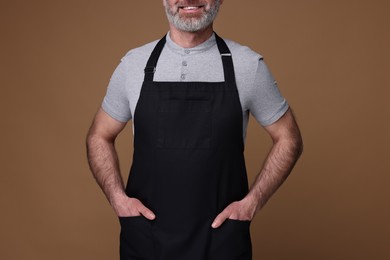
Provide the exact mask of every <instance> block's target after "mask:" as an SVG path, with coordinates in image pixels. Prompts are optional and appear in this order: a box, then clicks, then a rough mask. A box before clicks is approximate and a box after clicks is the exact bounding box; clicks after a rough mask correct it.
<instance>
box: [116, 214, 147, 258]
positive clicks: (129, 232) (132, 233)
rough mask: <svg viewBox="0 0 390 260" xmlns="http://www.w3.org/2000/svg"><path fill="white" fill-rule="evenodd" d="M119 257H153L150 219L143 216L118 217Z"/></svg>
mask: <svg viewBox="0 0 390 260" xmlns="http://www.w3.org/2000/svg"><path fill="white" fill-rule="evenodd" d="M119 222H120V224H121V232H120V259H121V260H130V259H145V260H149V259H154V256H153V239H152V233H151V223H150V220H148V219H146V218H145V217H144V216H135V217H119Z"/></svg>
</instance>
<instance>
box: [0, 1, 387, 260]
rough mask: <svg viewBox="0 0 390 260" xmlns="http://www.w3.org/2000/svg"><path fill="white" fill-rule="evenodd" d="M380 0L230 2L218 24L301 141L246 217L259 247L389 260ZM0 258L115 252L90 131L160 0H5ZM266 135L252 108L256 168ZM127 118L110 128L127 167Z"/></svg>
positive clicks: (153, 27)
mask: <svg viewBox="0 0 390 260" xmlns="http://www.w3.org/2000/svg"><path fill="white" fill-rule="evenodd" d="M389 10H390V4H389V1H387V0H383V1H380V0H375V1H374V0H372V1H369V0H365V1H363V0H355V1H347V0H328V1H319V0H297V1H290V0H281V1H270V0H269V1H258V0H240V1H229V0H226V1H225V3H224V5H223V7H222V10H221V13H220V16H219V18H218V19H217V22H216V25H215V29H216V30H217V31H218V33H219V34H220V35H222V36H223V37H225V38H230V39H234V40H236V41H238V42H240V43H242V44H245V45H248V46H250V47H251V48H252V49H254V50H256V51H258V52H260V53H262V54H263V55H264V57H265V60H266V62H267V63H268V65H269V67H270V68H271V70H272V72H273V74H274V75H275V77H276V78H277V80H278V82H279V86H280V89H281V91H282V93H283V94H284V95H285V96H286V97H287V99H288V100H289V102H290V104H291V106H292V107H293V108H294V109H295V112H296V114H297V117H298V120H299V123H300V126H301V129H302V133H303V136H304V141H305V152H304V155H303V157H302V159H301V161H300V162H299V164H298V165H297V167H296V168H295V170H294V172H293V174H292V175H291V176H290V178H289V179H288V181H287V182H286V183H285V184H284V185H283V187H282V188H281V189H280V190H279V191H278V192H277V194H276V195H275V196H274V197H273V198H272V199H271V200H270V202H269V204H268V205H267V206H266V207H265V208H264V209H263V210H262V211H261V212H260V213H259V214H258V215H257V216H256V217H255V219H254V221H253V223H252V226H251V227H252V238H253V248H254V259H271V260H273V259H276V260H279V259H390V253H389V250H390V249H389V242H390V224H389V219H390V209H389V203H388V198H389V196H390V191H389V189H388V185H389V180H390V174H389V173H390V164H389V154H390V151H389V145H390V140H389V135H388V134H389V133H390V123H389V120H388V119H389V116H388V112H389V108H388V104H387V100H388V97H389V94H390V91H389V83H390V77H389V75H390V73H389V60H390V53H389V50H388V48H389V46H390V37H389V25H390V19H389V15H388V11H389ZM0 14H1V15H0V19H1V77H0V84H1V95H0V96H1V103H0V104H1V109H0V113H1V122H2V123H1V154H0V155H1V157H0V158H1V164H0V167H1V168H0V171H1V175H0V185H1V187H0V192H1V196H0V202H1V204H0V205H1V222H0V223H1V232H0V247H1V249H0V259H7V260H13V259H17V260H19V259H39V260H44V259H58V260H61V259H94V260H98V259H102V260H103V259H118V232H119V224H118V222H117V219H116V217H115V215H114V214H113V212H112V211H111V209H110V207H109V205H108V203H107V202H106V200H105V197H104V196H103V193H102V192H101V191H100V190H99V188H98V186H97V185H96V184H95V182H94V180H93V178H92V177H91V174H90V173H89V170H88V166H87V163H86V157H85V147H84V139H85V134H86V132H87V129H88V127H89V125H90V122H91V119H92V117H93V115H94V113H95V111H96V109H97V108H98V106H99V104H100V102H101V100H102V98H103V96H104V93H105V90H106V86H107V83H108V80H109V78H110V76H111V73H112V72H113V70H114V68H115V67H116V65H117V64H118V62H119V60H120V58H121V57H122V56H123V55H124V54H125V53H126V52H127V50H129V49H131V48H134V47H136V46H139V45H141V44H143V43H146V42H149V41H152V40H155V39H157V38H159V37H160V36H162V35H163V34H164V33H165V32H166V30H167V22H166V20H165V14H164V12H163V8H162V4H161V1H160V0H158V1H157V0H155V1H125V0H118V1H103V0H93V1H92V0H85V1H79V0H77V1H76V0H68V1H59V0H50V1H49V0H40V1H39V0H38V1H27V0H24V1H23V0H14V1H7V2H6V3H5V1H2V3H1V8H0ZM269 147H270V140H269V138H268V137H267V135H266V134H265V133H264V131H263V130H262V129H261V128H260V127H259V126H258V125H257V124H256V122H255V120H253V118H252V119H251V122H250V128H249V132H248V138H247V147H246V155H247V166H248V172H249V174H250V179H251V180H253V177H254V175H255V174H256V173H257V171H258V170H259V168H260V166H261V162H262V159H263V157H264V156H265V154H266V152H267V150H268V149H269ZM129 148H131V128H130V127H129V126H128V127H127V131H125V133H124V134H122V135H121V136H120V138H119V140H118V150H119V153H120V157H121V161H122V165H121V168H122V170H123V175H124V176H125V178H127V176H126V175H127V171H128V167H129V165H130V163H131V162H130V158H131V150H130V149H129Z"/></svg>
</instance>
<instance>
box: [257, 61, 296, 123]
mask: <svg viewBox="0 0 390 260" xmlns="http://www.w3.org/2000/svg"><path fill="white" fill-rule="evenodd" d="M288 107H289V106H288V103H287V101H286V99H285V98H284V97H283V96H282V95H281V93H280V91H279V88H278V85H277V82H276V81H275V79H274V77H273V76H272V74H271V72H270V71H269V69H268V67H267V65H266V64H265V62H264V61H263V59H262V58H260V59H259V62H258V67H257V70H256V75H255V79H254V82H253V86H252V93H251V95H250V102H249V111H250V112H251V114H252V115H253V116H254V117H255V118H256V120H257V121H258V122H259V123H260V124H261V125H262V126H267V125H271V124H273V123H274V122H276V121H277V120H278V119H279V118H280V117H282V116H283V115H284V114H285V113H286V111H287V110H288Z"/></svg>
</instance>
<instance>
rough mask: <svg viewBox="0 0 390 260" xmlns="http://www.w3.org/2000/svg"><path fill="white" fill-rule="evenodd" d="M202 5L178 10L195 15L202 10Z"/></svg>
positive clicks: (180, 7) (182, 7) (181, 7)
mask: <svg viewBox="0 0 390 260" xmlns="http://www.w3.org/2000/svg"><path fill="white" fill-rule="evenodd" d="M203 8H204V5H198V6H179V9H180V10H182V11H184V12H186V13H195V12H198V11H199V10H201V9H203Z"/></svg>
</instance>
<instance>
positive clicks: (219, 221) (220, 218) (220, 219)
mask: <svg viewBox="0 0 390 260" xmlns="http://www.w3.org/2000/svg"><path fill="white" fill-rule="evenodd" d="M228 217H229V213H228V211H227V210H226V209H225V210H223V211H222V212H221V213H219V214H218V216H217V217H216V218H215V219H214V221H213V223H212V224H211V227H213V228H218V227H220V226H221V225H222V224H223V222H225V220H226V219H227V218H228Z"/></svg>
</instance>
